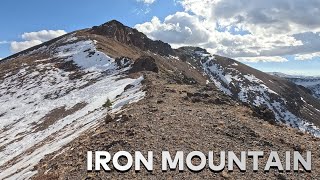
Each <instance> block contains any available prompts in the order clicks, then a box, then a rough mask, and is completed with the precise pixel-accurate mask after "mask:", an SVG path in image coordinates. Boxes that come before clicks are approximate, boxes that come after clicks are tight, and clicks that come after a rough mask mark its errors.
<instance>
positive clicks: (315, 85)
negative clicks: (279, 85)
mask: <svg viewBox="0 0 320 180" xmlns="http://www.w3.org/2000/svg"><path fill="white" fill-rule="evenodd" d="M271 74H273V75H275V76H279V77H283V78H286V79H287V80H289V81H291V82H294V83H295V84H297V85H300V86H303V87H305V88H307V89H310V90H311V92H312V94H313V95H314V97H316V98H318V99H320V77H314V76H292V75H286V74H282V73H271Z"/></svg>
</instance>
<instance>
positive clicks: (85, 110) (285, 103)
mask: <svg viewBox="0 0 320 180" xmlns="http://www.w3.org/2000/svg"><path fill="white" fill-rule="evenodd" d="M0 70H1V71H0V91H1V95H0V102H1V105H2V106H3V108H2V109H1V111H0V119H1V120H5V121H0V122H2V124H0V125H1V126H0V127H1V130H0V138H1V140H3V142H2V143H0V150H1V151H0V159H1V160H2V161H1V162H2V163H1V164H0V170H1V171H0V172H1V173H0V177H6V178H9V177H13V178H14V177H16V178H17V177H26V178H30V177H32V176H38V177H39V178H40V179H41V178H42V179H43V178H44V177H49V175H55V176H56V175H58V176H62V177H65V178H67V177H70V176H72V177H74V178H75V177H77V178H85V176H86V175H88V174H86V171H84V169H83V168H84V167H83V166H84V164H85V163H83V164H80V165H79V166H81V168H82V171H81V173H79V174H77V173H75V174H72V175H70V176H69V175H68V174H66V173H65V171H64V169H63V168H66V169H68V168H73V172H76V168H75V167H74V166H72V165H70V167H64V165H63V163H60V164H59V163H57V162H63V161H64V160H63V159H64V158H66V159H68V162H69V161H70V162H71V163H70V164H73V163H74V161H78V160H77V159H72V160H71V159H69V158H68V157H66V156H69V155H72V153H71V152H72V148H74V147H77V146H74V143H75V144H77V143H80V144H86V146H83V147H78V148H79V149H81V153H82V154H80V155H79V157H81V158H80V159H82V158H84V155H85V153H84V152H85V151H86V150H88V149H91V148H93V147H95V149H94V150H98V149H101V148H103V147H104V146H102V145H103V143H102V141H101V140H99V138H96V137H100V138H102V139H104V138H106V137H109V136H108V135H106V134H108V132H110V133H111V134H113V135H115V137H110V139H112V140H113V141H114V143H113V144H115V148H116V149H117V148H118V149H121V148H128V149H130V150H132V149H134V147H143V144H144V143H151V144H152V143H154V144H156V145H155V146H149V147H150V148H151V147H152V148H156V147H157V148H158V149H166V145H165V143H164V142H165V141H166V140H168V139H170V137H169V136H167V135H166V133H168V134H170V135H172V136H173V137H175V138H176V140H177V141H179V142H180V143H179V145H180V148H182V149H189V150H190V149H197V147H195V146H193V145H190V143H191V142H192V143H194V144H198V145H201V148H202V149H205V150H207V149H208V147H205V144H204V143H205V142H209V141H210V138H214V136H212V135H214V134H218V135H219V137H220V138H224V139H226V141H227V142H230V143H231V142H232V143H231V144H233V146H228V144H224V146H223V147H224V148H232V147H237V146H241V147H243V148H244V147H246V148H251V147H254V148H257V147H260V148H264V149H265V150H266V149H272V148H273V146H275V147H277V148H280V147H283V148H285V149H289V150H290V149H292V148H295V147H296V146H302V145H303V146H307V147H308V148H310V149H312V150H315V148H316V147H318V146H316V144H317V143H319V141H318V139H317V138H314V137H313V136H311V135H310V134H313V135H315V136H317V135H318V133H319V130H318V128H317V127H319V120H318V119H317V118H316V117H319V115H320V111H319V109H320V103H319V101H318V100H316V99H315V98H314V97H312V96H311V95H310V94H308V93H307V92H305V89H302V88H301V87H299V86H297V85H295V84H294V83H292V82H290V81H287V80H285V79H283V78H279V77H275V76H272V75H268V74H265V73H263V72H261V71H258V70H255V69H253V68H250V67H248V66H246V65H244V64H242V63H240V62H237V61H235V60H232V59H229V58H225V57H221V56H217V55H212V54H209V53H208V52H207V51H206V50H205V49H202V48H198V47H181V48H178V49H172V48H171V46H170V45H169V44H167V43H163V42H162V41H153V40H151V39H149V38H147V37H146V36H145V35H144V34H142V33H140V32H138V31H137V30H134V29H132V28H129V27H127V26H124V25H123V24H121V23H120V22H118V21H111V22H107V23H105V24H102V25H100V26H94V27H92V28H88V29H83V30H79V31H75V32H72V33H69V34H67V35H64V36H61V37H59V38H56V39H54V40H51V41H48V42H46V43H44V44H41V45H38V46H36V47H33V48H30V49H27V50H25V51H23V52H21V53H18V54H15V55H12V56H9V57H7V58H6V59H5V61H3V62H1V63H0ZM170 99H171V100H170ZM108 100H109V101H110V102H111V105H110V103H108V104H109V105H105V104H106V102H108ZM109 106H110V107H109ZM200 107H201V108H200ZM18 112H19V113H18ZM130 112H132V113H130ZM140 112H141V113H140ZM237 113H239V114H237ZM185 114H187V115H189V117H192V120H188V117H187V116H185ZM198 115H199V116H198ZM110 117H111V118H110ZM177 117H179V118H177ZM215 117H216V118H215ZM244 117H245V118H244ZM152 119H155V120H152ZM163 120H164V121H163ZM148 121H150V122H152V123H150V125H149V124H148ZM170 122H171V123H172V124H170ZM140 123H141V124H140ZM202 123H204V124H206V126H204V125H202ZM250 123H251V125H250ZM185 124H186V125H185ZM271 124H272V125H271ZM23 125H24V126H23ZM109 125H110V126H109ZM260 125H262V126H263V127H265V128H266V130H265V131H263V132H261V133H263V134H261V135H259V132H257V130H258V129H259V126H260ZM136 126H137V127H139V128H141V129H143V133H137V131H138V129H139V128H138V129H135V127H136ZM289 126H291V127H294V128H295V129H292V128H290V127H289ZM22 127H23V128H24V129H23V128H22ZM192 127H198V128H192ZM200 127H201V128H205V129H206V127H207V128H208V129H206V131H205V132H207V133H208V134H207V135H206V134H203V133H202V131H200V130H201V128H200ZM268 128H269V129H270V131H272V132H273V133H272V138H270V139H268V137H267V136H266V135H267V134H268ZM171 129H172V130H175V131H176V130H178V129H184V133H182V134H180V133H179V135H181V136H182V137H184V136H186V138H185V139H180V138H179V137H178V136H175V135H173V132H174V131H171ZM297 129H300V130H301V131H303V132H301V131H298V130H297ZM95 130H96V132H95ZM281 130H283V131H284V132H281ZM86 132H90V134H92V137H87V138H85V137H84V136H86V134H83V133H86ZM144 133H145V134H144ZM194 133H198V134H201V136H200V137H198V138H202V139H201V140H202V141H201V143H200V142H197V140H198V139H195V137H193V134H194ZM277 133H281V134H283V135H286V136H288V137H280V139H279V137H276V136H277ZM308 133H309V134H308ZM135 134H137V135H138V136H137V137H135ZM147 134H148V135H150V138H147V137H146V136H147ZM117 136H119V138H120V139H118V137H117ZM289 136H290V137H292V138H294V139H295V140H296V141H297V144H296V143H295V142H294V143H292V142H290V140H289V139H290V137H289ZM79 137H82V138H80V139H79ZM134 137H135V138H134ZM91 138H93V139H91ZM121 138H123V139H125V140H126V141H127V142H126V141H122V139H121ZM305 138H307V139H308V141H310V142H312V143H311V145H312V146H311V145H310V144H309V145H308V144H306V143H307V142H305V141H304V139H305ZM143 139H148V140H149V141H144V140H143ZM160 139H162V140H161V143H159V140H160ZM27 140H28V141H27ZM105 140H106V141H107V139H105ZM216 140H217V139H216ZM26 142H28V143H26ZM116 142H118V143H116ZM120 142H122V143H120ZM168 142H169V144H170V147H171V148H174V144H175V141H168ZM243 142H245V143H244V144H241V143H243ZM281 142H285V143H281ZM111 144H112V143H111ZM273 144H274V145H273ZM216 145H217V144H216ZM15 147H20V148H19V149H18V150H16V149H15ZM48 147H50V148H48ZM112 147H113V146H110V148H112ZM68 148H69V149H68ZM212 148H213V147H212ZM44 149H45V150H46V151H44ZM60 149H64V151H66V152H69V153H71V154H68V153H66V154H63V153H62V154H61V153H58V152H59V151H60ZM302 149H303V148H302ZM304 149H305V148H304ZM237 150H238V149H237ZM51 155H53V156H51ZM49 157H50V158H49ZM48 158H49V159H48ZM41 159H42V160H41ZM51 163H52V164H51ZM39 164H40V165H39ZM49 164H50V167H61V169H59V168H53V170H55V171H57V174H56V173H55V172H53V171H50V169H49V170H48V169H45V168H46V167H48V165H49ZM38 165H39V166H38ZM317 165H318V164H317V163H316V166H317ZM16 167H19V168H20V170H19V171H16V169H15V168H16ZM34 167H35V168H36V170H33V168H34ZM74 168H75V169H74ZM44 169H45V170H44ZM47 170H48V172H49V171H50V173H49V175H48V174H47V175H48V176H46V173H45V172H46V171H47ZM38 172H39V174H37V173H38ZM100 175H101V174H100ZM130 175H132V174H129V175H128V176H130ZM144 175H145V174H144ZM189 175H190V174H189ZM258 175H259V176H261V178H262V179H263V177H264V176H263V175H262V174H261V173H260V174H258ZM79 176H81V177H79ZM98 176H99V174H98ZM101 176H104V175H101ZM112 176H113V177H115V176H116V174H113V175H112ZM204 176H206V177H207V176H208V174H205V175H204ZM209 176H210V175H209ZM235 176H237V177H239V176H240V177H241V175H239V174H238V173H236V175H235ZM250 176H252V177H257V175H254V174H250ZM274 176H278V174H275V175H274ZM304 176H305V177H308V175H304ZM95 177H97V176H95ZM133 177H134V175H133ZM190 177H191V176H190ZM313 177H316V175H315V176H313Z"/></svg>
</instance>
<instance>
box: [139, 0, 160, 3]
mask: <svg viewBox="0 0 320 180" xmlns="http://www.w3.org/2000/svg"><path fill="white" fill-rule="evenodd" d="M137 2H143V3H144V4H153V3H154V2H156V0H137Z"/></svg>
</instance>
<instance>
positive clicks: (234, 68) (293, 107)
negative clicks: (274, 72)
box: [181, 47, 320, 136]
mask: <svg viewBox="0 0 320 180" xmlns="http://www.w3.org/2000/svg"><path fill="white" fill-rule="evenodd" d="M181 49H182V50H183V51H184V53H186V54H188V55H189V57H190V58H189V61H190V62H189V63H190V64H194V65H195V66H198V67H199V68H202V69H203V70H204V73H205V74H206V75H208V77H209V78H210V80H211V81H212V82H213V83H214V84H215V85H216V86H217V87H218V88H219V89H220V90H221V91H223V92H224V93H225V94H228V95H230V96H233V97H234V98H236V99H238V100H239V101H241V102H243V103H245V104H247V105H249V106H252V107H253V108H254V109H257V110H258V111H260V112H261V111H265V109H269V110H271V111H272V112H273V114H274V117H271V115H270V113H269V114H267V113H266V114H262V115H261V116H262V117H263V118H267V119H268V118H269V119H272V118H275V119H276V121H277V122H281V123H285V124H287V125H290V126H292V127H295V128H299V129H300V130H302V131H307V132H310V133H312V134H314V135H316V136H320V129H319V128H318V127H317V126H316V125H315V123H314V122H317V123H318V120H317V117H319V116H320V113H319V112H320V111H319V109H317V108H316V107H314V106H317V107H319V103H316V102H314V99H313V98H312V97H310V96H308V95H307V94H305V93H304V92H303V90H301V89H299V87H297V86H294V84H292V83H290V82H286V81H285V80H284V81H283V80H281V79H275V78H273V76H270V75H268V74H265V73H262V72H260V71H257V70H254V69H252V68H249V67H247V66H245V65H244V64H242V63H239V62H236V61H234V60H231V59H228V58H223V57H219V56H215V55H211V54H209V53H207V51H206V50H203V49H200V48H188V47H186V48H181ZM289 91H290V92H289ZM260 112H259V113H260ZM266 116H268V117H266ZM269 116H270V117H269Z"/></svg>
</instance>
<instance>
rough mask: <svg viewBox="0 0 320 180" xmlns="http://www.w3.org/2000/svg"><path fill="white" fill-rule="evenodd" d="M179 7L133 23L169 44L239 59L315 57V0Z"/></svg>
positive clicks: (319, 23)
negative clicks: (163, 17) (201, 49)
mask: <svg viewBox="0 0 320 180" xmlns="http://www.w3.org/2000/svg"><path fill="white" fill-rule="evenodd" d="M178 2H179V3H180V4H181V5H182V7H183V8H184V11H183V12H176V13H175V14H171V15H169V16H167V17H166V18H165V19H164V20H163V21H161V20H160V19H159V18H158V17H153V18H152V20H151V21H150V22H145V23H142V24H137V25H136V26H135V28H136V29H138V30H139V31H141V32H143V33H145V34H146V35H148V36H149V37H150V38H152V39H161V40H163V41H166V42H168V43H170V44H171V45H173V46H174V47H179V46H185V45H192V46H201V47H204V48H206V49H208V50H209V51H210V52H212V53H216V54H219V55H222V56H228V57H232V58H236V59H238V60H242V61H250V62H254V61H256V62H258V61H263V62H266V61H274V62H284V61H287V59H285V58H284V56H294V57H295V59H296V60H309V59H313V58H316V57H320V18H315V17H320V8H319V7H320V1H318V0H309V1H308V2H306V1H303V0H281V1H279V0H269V1H256V0H237V1H234V0H180V1H178Z"/></svg>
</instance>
